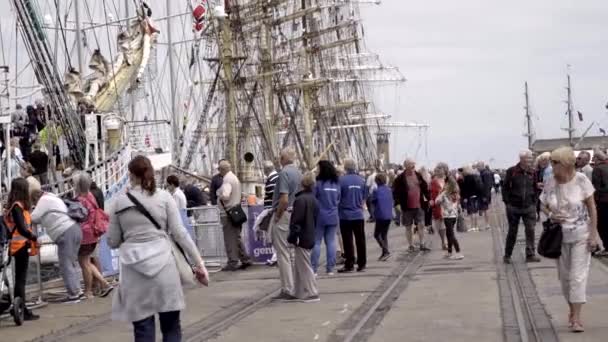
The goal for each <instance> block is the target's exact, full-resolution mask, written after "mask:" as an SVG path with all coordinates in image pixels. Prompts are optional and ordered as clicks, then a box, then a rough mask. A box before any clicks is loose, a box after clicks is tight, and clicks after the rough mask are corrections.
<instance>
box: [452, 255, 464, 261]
mask: <svg viewBox="0 0 608 342" xmlns="http://www.w3.org/2000/svg"><path fill="white" fill-rule="evenodd" d="M462 259H464V255H462V254H455V255H452V256H451V257H450V260H462Z"/></svg>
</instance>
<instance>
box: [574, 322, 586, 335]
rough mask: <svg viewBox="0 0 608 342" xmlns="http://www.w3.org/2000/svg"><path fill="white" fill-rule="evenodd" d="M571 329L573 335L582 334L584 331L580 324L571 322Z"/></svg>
mask: <svg viewBox="0 0 608 342" xmlns="http://www.w3.org/2000/svg"><path fill="white" fill-rule="evenodd" d="M571 329H572V332H574V333H582V332H584V331H585V328H584V327H583V324H582V323H581V322H573V324H572V328H571Z"/></svg>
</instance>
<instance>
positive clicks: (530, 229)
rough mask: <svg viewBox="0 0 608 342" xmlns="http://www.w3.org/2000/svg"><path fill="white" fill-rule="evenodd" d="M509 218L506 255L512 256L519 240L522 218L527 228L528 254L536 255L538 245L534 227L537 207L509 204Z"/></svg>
mask: <svg viewBox="0 0 608 342" xmlns="http://www.w3.org/2000/svg"><path fill="white" fill-rule="evenodd" d="M507 219H508V221H509V232H508V233H507V240H506V242H505V256H506V257H511V255H512V254H513V248H514V247H515V242H516V240H517V232H518V230H519V222H520V220H523V221H524V227H525V228H526V256H534V255H535V254H536V247H535V244H534V228H535V226H536V207H535V206H534V205H532V206H530V207H528V208H518V207H512V206H510V205H508V206H507Z"/></svg>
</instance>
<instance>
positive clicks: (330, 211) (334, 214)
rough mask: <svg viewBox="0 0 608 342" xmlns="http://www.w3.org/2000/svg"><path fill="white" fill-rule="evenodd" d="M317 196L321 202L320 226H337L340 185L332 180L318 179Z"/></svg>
mask: <svg viewBox="0 0 608 342" xmlns="http://www.w3.org/2000/svg"><path fill="white" fill-rule="evenodd" d="M315 197H316V198H317V202H318V203H319V217H318V218H317V225H318V226H337V225H338V221H339V217H338V204H339V203H340V185H338V183H334V182H331V181H317V184H316V185H315Z"/></svg>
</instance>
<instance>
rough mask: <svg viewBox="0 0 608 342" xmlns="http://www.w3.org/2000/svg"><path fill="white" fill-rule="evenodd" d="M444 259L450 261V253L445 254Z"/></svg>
mask: <svg viewBox="0 0 608 342" xmlns="http://www.w3.org/2000/svg"><path fill="white" fill-rule="evenodd" d="M443 258H444V259H451V258H452V253H445V255H444V256H443Z"/></svg>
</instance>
